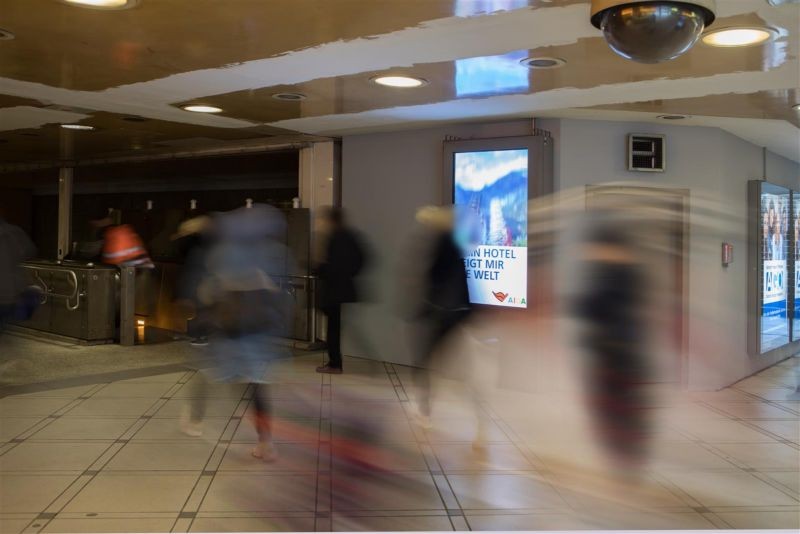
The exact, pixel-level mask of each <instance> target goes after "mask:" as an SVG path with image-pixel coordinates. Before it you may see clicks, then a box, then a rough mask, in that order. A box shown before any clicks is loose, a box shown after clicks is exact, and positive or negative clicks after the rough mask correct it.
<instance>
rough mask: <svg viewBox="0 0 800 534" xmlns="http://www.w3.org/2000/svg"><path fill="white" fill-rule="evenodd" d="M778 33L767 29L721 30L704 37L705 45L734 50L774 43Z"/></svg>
mask: <svg viewBox="0 0 800 534" xmlns="http://www.w3.org/2000/svg"><path fill="white" fill-rule="evenodd" d="M776 37H778V32H777V31H775V30H773V29H772V28H766V27H760V28H759V27H737V28H720V29H719V30H714V31H713V32H708V33H706V34H705V35H703V43H705V44H707V45H709V46H718V47H722V48H732V47H737V46H755V45H760V44H764V43H766V42H768V41H772V40H773V39H775V38H776Z"/></svg>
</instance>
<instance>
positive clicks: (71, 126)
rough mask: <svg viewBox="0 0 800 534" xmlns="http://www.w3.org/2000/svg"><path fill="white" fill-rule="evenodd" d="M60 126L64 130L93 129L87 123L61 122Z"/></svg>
mask: <svg viewBox="0 0 800 534" xmlns="http://www.w3.org/2000/svg"><path fill="white" fill-rule="evenodd" d="M61 127H62V128H64V129H65V130H94V126H89V125H88V124H62V125H61Z"/></svg>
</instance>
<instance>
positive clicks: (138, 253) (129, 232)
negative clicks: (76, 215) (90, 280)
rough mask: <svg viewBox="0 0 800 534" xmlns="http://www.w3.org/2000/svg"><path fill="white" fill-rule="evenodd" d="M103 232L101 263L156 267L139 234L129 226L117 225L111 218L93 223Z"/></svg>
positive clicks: (107, 217) (120, 265)
mask: <svg viewBox="0 0 800 534" xmlns="http://www.w3.org/2000/svg"><path fill="white" fill-rule="evenodd" d="M92 222H93V224H94V225H95V226H97V227H98V228H100V229H101V230H102V232H103V251H102V255H101V261H102V262H103V263H107V264H109V265H117V266H119V267H141V268H146V269H151V268H153V267H154V265H153V262H152V261H151V260H150V256H148V254H147V250H146V249H145V248H144V244H143V243H142V239H141V238H140V237H139V234H137V233H136V231H135V230H134V229H133V227H132V226H131V225H129V224H120V225H115V224H113V223H112V221H111V217H110V216H106V217H103V218H100V219H96V220H94V221H92Z"/></svg>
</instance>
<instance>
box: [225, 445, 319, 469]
mask: <svg viewBox="0 0 800 534" xmlns="http://www.w3.org/2000/svg"><path fill="white" fill-rule="evenodd" d="M254 445H255V444H254V443H231V444H230V445H229V446H228V450H227V451H226V452H225V457H224V458H223V460H222V464H221V465H220V467H219V470H220V471H247V472H252V473H257V472H259V471H263V472H267V473H270V472H289V471H290V472H307V471H308V472H314V473H316V471H317V449H318V445H317V443H276V444H275V451H276V452H277V454H278V459H277V460H276V461H274V462H264V461H263V460H260V459H258V458H254V457H253V455H252V454H251V452H252V450H253V446H254Z"/></svg>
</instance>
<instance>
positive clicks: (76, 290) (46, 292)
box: [22, 265, 86, 311]
mask: <svg viewBox="0 0 800 534" xmlns="http://www.w3.org/2000/svg"><path fill="white" fill-rule="evenodd" d="M22 267H23V268H25V269H28V270H31V271H33V278H34V280H35V281H36V285H37V286H38V287H39V289H40V290H41V291H42V298H41V299H40V301H39V303H40V304H45V303H47V300H48V298H54V299H64V305H65V306H66V308H67V309H68V310H69V311H76V310H77V309H78V308H80V307H81V299H83V298H84V297H86V292H85V291H80V287H79V284H78V275H76V274H75V271H73V270H71V269H53V270H52V271H51V272H53V273H55V272H62V273H64V275H65V276H66V280H67V282H69V284H70V286H71V287H72V291H71V292H70V293H68V294H64V293H56V292H55V291H54V290H53V289H52V288H51V287H50V286H49V285H47V282H45V281H44V280H43V279H42V276H41V274H39V271H40V270H41V268H39V267H34V266H32V265H23V266H22ZM73 299H74V300H75V303H74V304H72V303H71V301H72V300H73Z"/></svg>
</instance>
